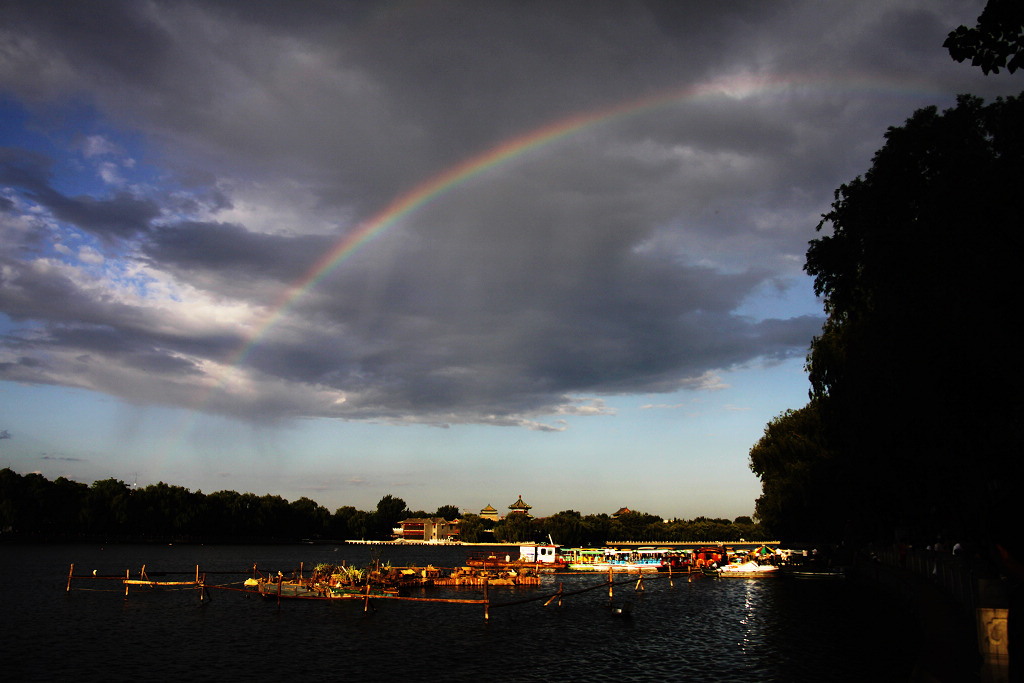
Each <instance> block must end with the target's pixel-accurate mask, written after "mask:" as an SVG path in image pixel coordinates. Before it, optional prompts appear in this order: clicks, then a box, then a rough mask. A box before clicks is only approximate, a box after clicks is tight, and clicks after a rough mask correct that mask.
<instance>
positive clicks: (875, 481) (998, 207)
mask: <svg viewBox="0 0 1024 683" xmlns="http://www.w3.org/2000/svg"><path fill="white" fill-rule="evenodd" d="M993 25H994V26H998V27H999V32H997V34H996V35H995V37H994V38H993V37H992V36H988V37H986V31H989V30H990V29H991V26H993ZM986 27H987V28H986ZM1004 29H1005V31H1004ZM1000 32H1001V33H1000ZM1000 36H1002V37H1000ZM1006 36H1013V37H1015V38H1014V39H1013V40H1009V39H1006ZM990 38H991V39H990ZM946 47H947V48H948V49H949V50H950V53H951V56H952V57H953V58H954V59H956V60H958V61H963V60H964V59H973V63H974V64H975V65H976V66H981V67H982V68H983V69H984V70H985V72H986V73H998V71H999V67H1005V68H1006V69H1007V70H1008V71H1010V72H1013V71H1014V70H1015V69H1016V68H1017V67H1018V66H1019V65H1020V61H1021V55H1022V54H1024V3H1020V2H999V1H996V2H990V3H989V5H988V6H987V8H986V13H985V14H984V15H983V16H982V17H979V27H978V28H977V29H967V28H965V27H961V28H960V29H958V30H957V31H954V32H953V33H951V34H950V37H949V39H948V40H947V44H946ZM1022 124H1024V97H1022V96H1018V97H1009V98H1005V99H1002V98H1000V99H996V100H994V101H992V102H990V103H988V104H986V103H985V102H983V101H982V100H981V99H979V98H977V97H973V96H969V95H962V96H960V97H959V98H957V103H956V106H955V107H953V108H950V109H948V110H945V111H942V112H940V111H938V110H937V108H936V107H928V108H924V109H921V110H918V111H917V112H915V113H914V114H913V115H912V116H911V117H910V118H909V119H908V120H907V121H906V123H905V124H904V125H903V126H899V127H892V128H890V129H889V130H888V132H887V133H886V134H885V144H884V146H883V147H882V148H881V149H880V150H879V151H878V152H876V154H875V156H874V158H873V160H872V164H871V167H870V169H869V170H868V171H867V172H866V173H865V174H864V175H863V176H860V177H857V178H855V179H854V180H852V181H850V182H849V183H846V184H844V185H842V186H841V187H839V188H838V189H837V190H836V191H835V197H834V201H833V203H832V205H831V209H830V211H829V212H828V213H826V214H824V215H823V216H822V220H821V223H819V224H818V226H817V230H818V232H819V233H821V235H820V236H819V237H817V238H816V239H813V240H812V241H811V242H810V243H809V248H808V251H807V259H806V263H805V266H804V270H805V271H806V272H807V273H808V274H809V275H811V276H812V277H813V278H814V290H815V293H816V294H817V295H818V296H820V297H822V299H823V301H824V305H825V313H826V316H827V317H826V321H825V324H824V326H823V328H822V331H821V334H820V335H818V336H817V337H816V338H815V339H814V340H813V342H812V344H811V347H810V351H809V354H808V356H807V364H806V369H807V371H808V376H809V380H810V385H811V386H810V391H809V399H810V400H809V402H808V403H807V405H805V406H803V407H800V408H793V409H790V410H787V411H785V412H784V413H782V414H781V415H779V416H778V417H776V418H775V419H774V420H773V421H771V422H770V423H769V424H768V425H767V426H766V428H765V431H764V435H763V437H762V438H761V439H760V440H759V441H758V442H757V443H756V444H755V445H754V446H753V448H752V449H751V450H750V467H751V469H752V470H753V472H754V473H755V474H756V475H758V476H759V477H760V479H761V483H762V494H761V496H760V498H759V499H758V500H757V502H756V514H757V516H758V518H759V519H760V520H761V521H762V522H763V523H764V524H765V525H766V526H767V527H769V528H770V529H771V530H772V532H773V533H774V534H775V535H777V536H779V537H781V538H782V539H783V540H785V539H794V538H796V539H807V540H813V539H834V540H839V539H847V540H851V541H857V542H886V543H894V542H900V541H906V542H920V543H921V544H922V545H923V544H924V543H925V542H927V543H931V542H934V541H935V540H938V539H942V540H943V541H944V542H948V543H953V542H957V541H960V542H964V543H970V544H972V545H973V546H974V547H977V548H989V549H991V548H996V547H1003V548H1006V547H1009V546H1011V545H1016V546H1017V552H1018V553H1021V551H1024V549H1022V548H1020V546H1019V544H1018V543H1017V542H1015V541H1014V539H1018V538H1019V532H1018V530H1017V527H1018V525H1019V521H1018V515H1019V510H1020V492H1021V491H1022V490H1024V458H1022V457H1021V455H1020V446H1019V437H1018V435H1019V433H1020V416H1021V399H1020V386H1021V381H1022V380H1024V366H1022V364H1021V361H1020V357H1021V354H1020V348H1019V346H1020V343H1019V335H1018V332H1017V328H1016V320H1017V319H1018V318H1019V317H1020V313H1021V298H1020V291H1021V288H1020V275H1019V272H1020V266H1019V261H1020V254H1021V252H1022V246H1024V244H1022V233H1021V229H1020V226H1021V212H1020V199H1019V197H1020V191H1021V188H1024V125H1022ZM1018 556H1021V555H1020V554H1018Z"/></svg>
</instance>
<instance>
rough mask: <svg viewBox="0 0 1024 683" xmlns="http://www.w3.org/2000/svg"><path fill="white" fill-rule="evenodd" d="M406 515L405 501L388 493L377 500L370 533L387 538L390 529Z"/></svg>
mask: <svg viewBox="0 0 1024 683" xmlns="http://www.w3.org/2000/svg"><path fill="white" fill-rule="evenodd" d="M408 515H409V510H408V509H407V508H406V505H405V501H404V500H402V499H401V498H398V497H396V496H392V495H391V494H390V493H389V494H388V495H386V496H384V497H383V498H381V499H380V500H379V501H378V502H377V512H376V513H375V514H374V516H373V525H372V529H371V531H370V535H371V536H373V537H374V538H389V537H390V536H391V530H392V529H394V528H395V526H397V525H398V523H399V522H401V521H402V520H403V519H405V518H406V517H408Z"/></svg>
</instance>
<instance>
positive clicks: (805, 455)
mask: <svg viewBox="0 0 1024 683" xmlns="http://www.w3.org/2000/svg"><path fill="white" fill-rule="evenodd" d="M750 469H751V471H753V473H754V474H756V475H757V476H758V477H759V478H760V479H761V496H760V497H759V498H758V499H757V502H756V503H755V510H756V513H757V516H758V518H759V519H760V520H761V522H762V523H763V524H764V525H765V526H766V527H767V528H768V529H769V530H770V531H771V533H773V534H774V535H775V536H777V537H781V538H784V539H786V540H802V541H817V540H832V539H835V538H837V537H838V536H839V534H840V533H841V532H842V531H843V528H844V526H845V519H843V517H842V514H841V511H842V510H843V509H845V508H844V498H845V497H846V492H845V490H843V487H842V482H841V481H840V480H838V479H837V472H836V469H835V463H834V458H833V456H832V454H831V453H830V451H829V449H828V447H827V446H826V445H825V439H824V435H823V433H822V427H821V419H820V415H819V413H818V404H817V403H813V402H812V403H810V404H808V405H806V406H804V407H803V408H800V409H799V410H787V411H785V412H784V413H782V414H781V415H779V416H778V417H776V418H775V419H774V420H772V421H771V422H769V423H768V425H767V426H766V427H765V429H764V436H762V437H761V439H760V440H759V441H758V442H757V443H756V444H754V446H753V447H752V448H751V449H750ZM741 519H745V520H747V521H748V522H749V520H750V518H749V517H746V518H743V517H737V518H736V521H737V522H739V521H740V520H741Z"/></svg>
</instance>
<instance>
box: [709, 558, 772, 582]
mask: <svg viewBox="0 0 1024 683" xmlns="http://www.w3.org/2000/svg"><path fill="white" fill-rule="evenodd" d="M778 573H779V568H778V567H776V566H775V565H773V564H758V563H757V562H741V563H739V564H727V565H725V566H724V567H719V569H718V575H719V576H721V577H722V578H733V579H755V578H760V577H762V576H775V575H776V574H778Z"/></svg>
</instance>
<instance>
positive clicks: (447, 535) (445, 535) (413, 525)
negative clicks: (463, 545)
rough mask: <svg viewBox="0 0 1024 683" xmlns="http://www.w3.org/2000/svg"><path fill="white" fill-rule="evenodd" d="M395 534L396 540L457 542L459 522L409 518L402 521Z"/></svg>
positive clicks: (439, 518) (441, 518) (430, 518)
mask: <svg viewBox="0 0 1024 683" xmlns="http://www.w3.org/2000/svg"><path fill="white" fill-rule="evenodd" d="M398 524H399V527H400V528H399V529H397V530H396V532H398V531H400V534H399V533H396V534H395V536H396V538H401V539H403V540H406V541H424V542H427V543H429V542H435V543H436V542H437V541H457V540H459V520H457V519H456V520H453V521H451V522H449V521H447V520H446V519H444V518H443V517H411V518H409V519H403V520H402V521H401V522H399V523H398Z"/></svg>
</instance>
